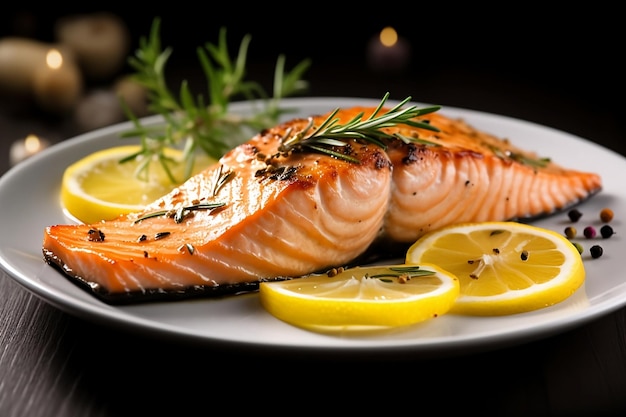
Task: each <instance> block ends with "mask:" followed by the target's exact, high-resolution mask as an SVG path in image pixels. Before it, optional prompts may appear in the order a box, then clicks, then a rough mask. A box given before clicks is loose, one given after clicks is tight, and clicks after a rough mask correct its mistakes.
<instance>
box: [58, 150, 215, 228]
mask: <svg viewBox="0 0 626 417" xmlns="http://www.w3.org/2000/svg"><path fill="white" fill-rule="evenodd" d="M139 150H140V147H139V146H137V145H128V146H117V147H112V148H108V149H104V150H101V151H97V152H94V153H92V154H90V155H87V156H86V157H84V158H82V159H80V160H78V161H76V162H75V163H73V164H72V165H70V166H69V167H67V168H66V170H65V172H64V173H63V181H62V185H61V204H62V206H63V209H64V211H65V213H66V215H67V216H68V217H70V218H72V219H74V220H76V221H78V222H83V223H94V222H97V221H100V220H110V219H113V218H115V217H117V216H119V215H120V214H125V213H132V212H135V211H139V210H141V209H142V208H143V207H144V206H145V205H146V204H148V203H151V202H152V201H154V200H156V199H157V198H159V197H161V196H163V195H165V194H167V193H168V192H169V191H171V190H172V189H173V188H174V187H176V186H177V185H180V184H179V183H172V182H171V181H170V179H169V177H168V176H167V173H166V172H165V170H164V169H163V167H162V165H161V163H160V162H159V161H157V160H154V161H150V162H149V168H148V171H147V172H148V173H149V175H148V178H147V181H144V180H142V179H139V178H138V177H137V175H136V171H137V169H138V168H139V165H140V164H141V161H140V160H131V161H129V162H126V163H123V164H122V163H120V162H119V161H120V160H121V159H122V158H125V157H127V156H130V155H132V154H134V153H136V152H138V151H139ZM164 155H165V156H166V157H168V158H171V159H172V160H173V161H178V162H180V161H182V157H183V153H182V151H180V150H178V149H173V148H167V149H166V150H165V152H164ZM211 161H212V160H211V159H210V158H209V157H202V158H198V159H197V160H196V161H195V164H194V165H195V168H194V172H193V173H197V172H199V171H200V170H201V169H203V168H205V167H206V166H207V165H208V164H209V163H210V162H211ZM170 167H171V172H172V174H173V175H174V178H176V179H183V178H184V169H185V164H184V163H182V162H181V163H177V164H170Z"/></svg>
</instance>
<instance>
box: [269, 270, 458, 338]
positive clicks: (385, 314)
mask: <svg viewBox="0 0 626 417" xmlns="http://www.w3.org/2000/svg"><path fill="white" fill-rule="evenodd" d="M458 295H459V283H458V280H457V279H456V277H455V276H453V275H452V274H450V273H448V272H446V271H444V270H442V269H441V268H439V267H437V266H435V265H427V264H424V265H379V266H362V267H354V268H349V269H346V270H343V271H340V272H339V273H338V274H337V275H335V276H332V277H331V276H329V275H327V274H323V275H311V276H306V277H302V278H295V279H292V280H287V281H272V282H262V283H261V284H260V288H259V296H260V300H261V304H262V305H263V307H264V308H265V309H266V310H267V311H268V312H269V313H270V314H272V315H273V316H275V317H277V318H278V319H280V320H282V321H285V322H287V323H289V324H292V325H294V326H298V327H302V328H306V329H311V330H328V331H333V330H351V329H354V330H370V329H380V328H390V327H397V326H408V325H412V324H415V323H419V322H423V321H425V320H429V319H432V318H435V317H437V316H440V315H442V314H445V313H447V312H448V311H449V310H450V308H451V307H452V305H453V304H454V302H455V300H456V299H457V297H458Z"/></svg>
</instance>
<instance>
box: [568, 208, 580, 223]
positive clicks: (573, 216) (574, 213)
mask: <svg viewBox="0 0 626 417" xmlns="http://www.w3.org/2000/svg"><path fill="white" fill-rule="evenodd" d="M567 215H568V216H569V219H570V220H571V221H573V222H577V221H578V220H580V218H581V217H582V216H583V214H582V213H581V212H580V211H578V210H577V209H572V210H570V211H569V212H568V213H567Z"/></svg>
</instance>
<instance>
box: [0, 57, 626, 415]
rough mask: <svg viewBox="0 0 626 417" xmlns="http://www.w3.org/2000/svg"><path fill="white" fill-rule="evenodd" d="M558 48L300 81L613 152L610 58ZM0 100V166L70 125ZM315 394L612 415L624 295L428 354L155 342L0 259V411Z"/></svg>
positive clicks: (623, 356)
mask: <svg viewBox="0 0 626 417" xmlns="http://www.w3.org/2000/svg"><path fill="white" fill-rule="evenodd" d="M430 47H431V48H432V47H433V46H432V45H430ZM530 49H532V48H529V50H530ZM431 51H432V49H431ZM525 52H528V51H525ZM468 55H469V54H468ZM479 55H480V54H479ZM480 58H482V56H481V57H480ZM565 58H566V59H568V60H569V61H568V62H567V63H566V65H560V66H559V69H556V68H554V65H555V63H556V58H555V61H550V62H545V63H543V64H545V68H544V69H543V71H541V70H538V69H535V70H533V71H532V72H529V73H524V71H523V70H521V69H520V70H518V71H507V70H506V69H503V66H504V67H506V66H507V65H512V66H515V65H517V64H518V63H519V62H518V61H515V60H514V59H513V58H511V57H509V60H506V59H504V61H502V60H500V61H498V62H482V63H477V64H476V65H464V66H462V67H461V66H455V65H451V64H450V63H451V62H454V60H450V61H445V62H441V61H439V62H430V64H428V62H425V63H421V62H414V64H413V66H412V67H411V68H410V70H408V71H406V72H403V73H401V74H393V75H392V74H381V73H372V71H370V70H368V69H367V68H366V63H365V61H364V60H363V59H361V58H357V59H347V60H337V59H335V60H333V61H332V62H325V61H324V60H323V59H322V60H318V61H317V62H314V64H313V67H312V69H311V71H310V72H309V76H308V79H309V80H310V81H311V89H310V91H309V93H308V95H311V96H346V97H367V98H379V97H382V96H383V94H384V93H385V92H387V91H389V92H391V94H392V98H394V99H402V98H404V97H406V96H407V95H411V96H412V97H413V98H414V99H415V100H416V101H421V102H428V103H437V104H442V105H444V106H446V105H447V106H455V107H464V108H470V109H475V110H482V111H488V112H491V113H496V114H502V115H508V116H512V117H516V118H520V119H525V120H529V121H533V122H536V123H540V124H543V125H546V126H550V127H553V128H556V129H560V130H563V131H566V132H568V133H572V134H575V135H578V136H581V137H584V138H588V139H590V140H592V141H595V142H597V143H598V144H600V145H603V146H606V147H608V148H610V149H613V150H615V151H616V152H619V153H621V154H622V155H626V142H625V141H624V137H625V134H626V128H625V124H624V122H625V119H624V112H623V110H624V105H623V104H618V103H617V100H616V98H617V94H618V93H620V92H623V91H624V90H623V82H620V83H619V84H614V83H616V82H617V81H616V80H618V77H615V75H616V74H621V73H622V72H621V70H618V69H617V68H615V67H614V66H613V65H618V63H617V60H612V61H611V62H609V63H607V62H606V61H605V62H597V64H598V65H601V64H602V65H606V71H607V73H608V76H607V77H606V78H602V77H597V76H595V75H594V78H593V82H592V81H590V80H589V79H587V80H585V78H584V77H583V76H582V74H583V73H585V72H586V71H587V70H589V69H590V68H591V67H592V65H591V64H590V63H589V62H587V63H580V62H578V64H579V67H578V69H577V70H576V71H574V72H575V73H574V74H572V73H569V74H567V75H564V73H563V72H562V69H563V68H564V67H566V66H567V65H569V64H572V63H573V62H575V61H576V58H575V57H573V56H572V55H571V54H570V55H566V56H565ZM562 59H564V57H563V56H560V57H558V60H560V61H559V62H560V63H561V64H563V62H562V61H561V60H562ZM521 60H522V58H520V61H521ZM416 61H417V60H416ZM427 61H428V60H427ZM430 61H433V60H432V59H431V60H430ZM580 65H582V68H581V67H580ZM533 68H534V67H533ZM253 69H254V70H253V72H254V74H252V76H254V75H259V76H261V77H266V79H267V78H269V72H268V71H267V66H263V65H260V66H259V67H258V68H257V67H254V66H253ZM594 74H595V73H594ZM179 75H180V74H178V75H176V76H179ZM180 76H182V77H186V75H180ZM194 77H195V76H194ZM194 77H192V80H196V78H194ZM572 77H573V78H574V79H572ZM620 100H621V97H620ZM622 102H623V100H622ZM0 103H1V105H0V144H1V146H2V152H1V153H2V155H3V156H2V160H1V161H0V172H2V173H4V172H6V171H7V169H9V165H8V149H9V147H10V144H11V142H12V140H14V139H16V138H20V137H24V136H25V135H26V134H28V133H30V132H32V131H36V132H39V133H40V134H41V135H43V136H46V137H48V138H50V139H51V140H53V141H62V140H66V139H68V138H71V137H72V136H74V135H76V134H78V133H82V132H80V129H78V128H77V127H76V125H75V124H74V123H72V121H71V120H68V119H67V118H58V117H52V116H50V115H47V114H44V113H42V112H41V111H38V110H36V109H33V108H32V106H30V105H29V104H28V103H26V104H25V103H20V102H16V101H13V100H8V99H6V98H3V99H0ZM16 221H28V219H16ZM624 278H625V280H626V274H625V275H624ZM288 404H292V405H291V406H290V407H287V405H288ZM293 404H297V406H296V407H297V408H294V405H293ZM331 406H332V407H333V408H335V407H338V406H339V407H341V409H344V410H346V411H352V412H354V411H357V410H362V409H365V410H368V411H376V410H380V411H381V412H383V411H385V412H387V413H388V412H389V411H395V410H396V408H398V410H402V411H404V412H407V411H408V412H409V413H423V412H425V410H430V411H431V412H433V410H438V411H442V412H446V411H447V412H459V411H462V412H467V413H471V412H474V413H480V415H499V416H504V415H519V416H531V415H532V416H543V415H559V416H570V415H575V416H578V415H593V416H603V415H619V414H620V413H626V307H624V308H620V309H618V310H616V311H613V312H609V313H607V314H606V315H605V316H603V317H600V318H598V319H595V320H593V321H591V322H589V323H586V324H584V325H581V326H580V327H577V328H574V329H570V330H568V331H564V332H562V333H559V334H555V335H551V336H550V337H545V338H543V339H540V340H534V341H520V343H519V344H516V345H513V346H508V347H504V348H499V349H488V350H484V351H479V352H467V353H464V352H458V353H457V354H455V355H452V356H448V355H446V356H444V357H440V358H432V357H430V358H420V357H419V356H415V355H402V356H396V355H389V354H381V355H377V354H368V355H358V354H357V355H354V356H345V355H329V354H310V353H307V354H298V353H285V352H276V353H272V352H267V351H263V352H254V351H251V350H243V349H242V350H240V349H234V348H225V347H222V346H198V345H192V344H189V343H185V342H177V341H171V340H161V339H158V338H154V337H151V336H146V335H141V334H136V333H134V332H129V331H125V330H120V329H116V328H112V327H109V326H107V325H101V324H96V323H93V322H90V321H86V320H84V319H82V318H81V317H77V316H72V315H69V314H66V313H64V312H62V311H60V310H58V309H57V308H55V307H53V306H51V305H49V304H47V303H46V302H44V301H42V300H40V299H39V298H37V297H36V296H34V295H33V294H31V293H29V292H28V291H27V290H25V289H24V288H22V287H21V286H20V285H19V284H17V283H16V282H15V281H14V280H13V279H12V278H11V277H10V276H9V275H7V274H6V273H5V272H2V273H1V276H0V415H2V416H29V417H37V416H84V417H96V416H119V415H155V414H158V415H174V413H176V415H195V414H200V413H202V414H203V415H208V414H214V413H216V412H223V411H218V410H224V409H227V410H231V411H237V410H241V411H244V410H247V409H253V410H263V409H265V411H266V412H269V413H272V412H274V410H288V411H291V412H292V413H298V412H299V411H300V410H301V409H304V410H307V411H310V412H326V410H328V409H333V408H330V407H331ZM398 406H400V407H398ZM433 407H435V408H433ZM231 411H229V412H231Z"/></svg>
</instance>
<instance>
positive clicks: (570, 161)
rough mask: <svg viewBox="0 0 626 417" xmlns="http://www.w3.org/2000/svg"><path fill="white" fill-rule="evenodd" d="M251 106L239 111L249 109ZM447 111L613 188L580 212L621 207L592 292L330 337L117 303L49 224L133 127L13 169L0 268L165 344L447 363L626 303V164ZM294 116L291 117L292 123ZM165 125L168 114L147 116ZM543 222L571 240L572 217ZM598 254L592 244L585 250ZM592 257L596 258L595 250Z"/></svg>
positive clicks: (319, 105)
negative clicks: (69, 265) (507, 310)
mask: <svg viewBox="0 0 626 417" xmlns="http://www.w3.org/2000/svg"><path fill="white" fill-rule="evenodd" d="M379 102H380V101H379V100H364V99H354V98H308V99H287V100H285V101H284V102H283V105H284V106H286V107H293V108H296V109H298V113H297V114H298V115H303V116H307V115H310V114H319V113H324V112H327V111H329V110H332V109H334V108H336V107H347V106H352V105H356V104H366V105H374V106H375V105H377V104H378V103H379ZM247 108H248V106H247V105H246V103H236V105H235V107H234V109H237V110H238V111H242V112H245V111H246V109H247ZM440 112H441V113H443V114H446V115H449V116H458V117H463V118H465V119H466V120H467V121H468V122H470V123H471V124H472V125H474V126H476V127H478V128H481V129H483V130H486V131H488V132H491V133H494V134H496V135H499V136H502V137H507V138H509V139H510V140H511V141H512V142H513V143H515V144H518V145H520V146H522V147H523V148H525V149H528V150H534V151H537V152H538V154H539V155H540V156H545V157H550V158H552V159H553V160H554V161H555V162H558V163H561V164H563V165H566V166H568V167H574V168H579V169H582V170H588V171H594V172H598V173H599V174H601V176H602V177H603V181H604V189H603V191H602V192H601V193H600V194H598V195H596V196H595V197H593V198H592V199H591V200H589V201H587V202H585V203H584V204H582V205H581V206H579V210H580V211H581V212H583V218H582V219H581V220H580V221H579V223H578V224H577V225H576V226H577V228H579V229H580V231H582V228H583V227H584V225H587V224H590V225H594V226H596V227H597V228H599V226H600V220H599V212H600V210H601V209H602V208H603V207H610V208H612V209H613V210H614V212H615V213H616V216H615V219H614V221H613V222H612V226H613V228H614V229H615V231H616V234H615V235H614V236H613V237H612V238H610V239H599V240H598V241H597V243H599V244H600V245H601V246H602V247H603V248H604V255H603V256H602V257H601V258H599V259H591V258H590V257H589V256H587V257H586V258H585V264H586V269H587V280H586V283H585V285H584V288H582V289H581V290H579V291H578V292H577V293H576V294H574V295H573V296H572V297H570V298H569V299H568V300H566V301H564V302H562V303H560V304H558V305H556V306H553V307H549V308H546V309H542V310H538V311H534V312H531V313H525V314H519V315H512V316H505V317H463V316H455V315H451V314H448V315H444V316H441V317H438V318H436V319H433V320H430V321H428V322H426V323H422V324H419V325H416V326H413V327H410V328H405V329H395V330H390V331H385V332H380V333H367V334H358V335H351V334H340V335H337V334H335V335H328V334H318V333H314V332H309V331H306V330H302V329H299V328H296V327H292V326H290V325H288V324H285V323H283V322H281V321H279V320H277V319H275V318H274V317H273V316H271V315H269V314H268V313H267V312H265V311H264V309H263V308H262V307H261V305H260V303H259V300H258V296H257V294H247V295H243V296H233V297H229V298H225V299H201V300H192V301H176V302H160V303H150V304H138V305H129V306H111V305H107V304H105V303H103V302H102V301H99V300H98V299H96V298H95V297H94V296H92V295H91V294H89V293H87V292H85V291H84V290H82V289H80V288H78V287H77V286H76V285H74V284H73V283H71V282H70V281H69V280H68V279H66V278H65V277H64V276H62V275H61V274H60V273H59V272H58V271H57V270H55V269H53V268H52V267H50V266H49V265H47V264H46V263H45V262H44V260H43V256H42V250H41V244H42V238H43V230H44V228H45V227H46V226H48V225H52V224H58V223H68V222H69V220H68V219H67V218H66V217H65V215H64V213H63V211H62V209H61V206H60V203H59V190H60V183H61V176H62V174H63V170H64V169H65V167H67V166H68V165H70V164H71V163H72V162H74V161H76V160H77V159H79V158H81V157H83V156H85V155H87V154H89V153H91V152H94V151H96V150H99V149H102V148H106V147H110V146H115V145H119V144H125V143H130V141H129V140H128V139H119V136H118V134H119V133H120V132H122V131H126V130H128V129H129V128H130V124H129V123H122V124H119V125H115V126H112V127H108V128H104V129H100V130H97V131H94V132H91V133H87V134H84V135H81V136H78V137H76V138H73V139H70V140H67V141H64V142H62V143H60V144H58V145H55V146H53V147H51V148H49V149H48V150H46V151H45V152H42V153H41V154H39V155H37V156H35V157H32V158H30V159H28V160H26V161H25V162H23V163H22V164H20V165H18V166H16V167H14V168H13V169H11V170H10V171H9V172H7V173H6V174H5V175H4V176H3V177H2V178H0V213H1V214H2V215H1V217H0V230H1V233H0V265H1V266H2V268H3V269H4V270H6V271H7V272H8V273H9V274H10V275H11V276H12V277H13V278H14V279H15V280H16V281H17V282H18V283H19V284H21V285H22V286H24V287H25V288H27V289H28V290H29V291H31V292H32V293H34V294H35V295H37V296H39V297H40V298H42V299H43V300H45V301H47V302H49V303H50V304H52V305H54V306H56V307H58V308H59V309H61V310H63V311H65V312H68V313H70V314H73V315H76V316H78V317H80V318H83V319H87V320H93V321H95V322H99V323H103V324H106V325H111V326H115V327H118V328H122V329H126V330H132V331H134V332H137V331H141V332H145V333H146V334H150V335H153V336H156V337H159V338H161V337H163V338H168V339H180V340H187V341H194V342H202V343H209V344H216V345H219V344H220V343H221V344H229V345H237V346H240V347H246V346H247V347H253V348H255V349H262V348H267V349H287V350H314V351H318V352H319V351H357V350H358V351H360V352H363V351H372V352H374V351H376V352H386V353H388V352H389V351H405V352H414V353H415V354H418V355H419V354H421V355H427V354H431V355H440V354H444V353H452V352H469V351H472V350H481V349H486V348H495V347H501V346H504V345H512V344H517V343H521V342H526V341H529V340H532V339H537V338H540V337H544V336H548V335H551V334H554V333H557V332H560V331H564V330H567V329H570V328H572V327H574V326H578V325H581V324H582V323H585V322H587V321H590V320H592V319H594V318H597V317H599V316H601V315H603V314H607V313H608V312H611V311H613V310H616V309H618V308H620V307H622V306H624V305H626V275H625V274H624V272H623V271H624V264H623V261H624V259H623V256H624V254H626V240H624V235H625V234H626V233H625V234H622V233H621V232H622V224H623V218H624V216H626V187H624V185H623V184H620V182H621V180H620V179H621V178H623V175H624V172H626V158H624V157H622V156H620V155H618V154H617V153H614V152H612V151H610V150H607V149H605V148H602V147H599V146H597V145H595V144H593V143H592V142H590V141H587V140H584V139H581V138H579V137H575V136H572V135H569V134H566V133H564V132H561V131H557V130H554V129H550V128H547V127H544V126H539V125H536V124H533V123H529V122H525V121H520V120H515V119H511V118H507V117H502V116H497V115H493V114H486V113H481V112H476V111H470V110H464V109H458V108H450V107H443V108H442V109H441V110H440ZM292 116H293V115H290V116H289V117H292ZM145 120H146V123H158V122H159V121H160V119H159V118H158V117H151V118H147V119H145ZM535 224H537V225H540V226H543V227H547V228H552V229H554V230H557V231H563V230H564V228H565V227H566V226H567V225H568V224H569V219H568V217H567V214H566V213H562V214H558V215H555V216H552V217H550V218H547V219H543V220H541V221H537V222H535ZM581 243H582V244H583V245H585V246H586V247H587V248H588V247H590V246H591V242H588V241H582V242H581ZM586 253H588V251H587V252H586Z"/></svg>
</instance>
